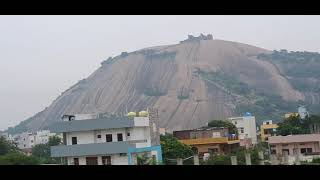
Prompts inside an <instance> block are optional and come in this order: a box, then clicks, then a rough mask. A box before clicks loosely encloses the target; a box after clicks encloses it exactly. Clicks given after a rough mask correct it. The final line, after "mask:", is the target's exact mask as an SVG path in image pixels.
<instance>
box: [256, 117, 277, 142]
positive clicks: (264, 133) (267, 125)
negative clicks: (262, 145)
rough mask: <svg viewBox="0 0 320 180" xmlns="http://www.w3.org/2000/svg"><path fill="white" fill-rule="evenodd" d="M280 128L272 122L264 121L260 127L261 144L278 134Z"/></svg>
mask: <svg viewBox="0 0 320 180" xmlns="http://www.w3.org/2000/svg"><path fill="white" fill-rule="evenodd" d="M277 128H278V125H277V124H273V123H272V120H268V121H263V122H262V124H261V126H260V138H261V142H265V141H268V138H269V137H270V136H274V135H275V134H276V130H277Z"/></svg>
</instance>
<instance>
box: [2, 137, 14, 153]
mask: <svg viewBox="0 0 320 180" xmlns="http://www.w3.org/2000/svg"><path fill="white" fill-rule="evenodd" d="M17 150H18V148H17V147H16V145H15V144H13V143H10V142H9V141H7V140H6V139H5V138H4V137H2V136H1V137H0V156H1V155H5V154H7V153H10V152H15V151H17Z"/></svg>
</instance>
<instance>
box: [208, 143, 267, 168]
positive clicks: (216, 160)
mask: <svg viewBox="0 0 320 180" xmlns="http://www.w3.org/2000/svg"><path fill="white" fill-rule="evenodd" d="M265 150H266V148H265V147H262V146H259V145H258V146H255V147H254V148H251V149H244V148H242V147H239V148H237V149H235V150H234V151H233V152H231V153H230V154H210V157H209V159H208V160H207V161H203V162H202V164H203V165H231V156H236V157H237V162H238V165H245V164H246V161H245V154H246V153H248V154H250V156H251V164H252V165H258V164H259V161H260V159H259V155H258V153H259V151H262V152H264V151H265Z"/></svg>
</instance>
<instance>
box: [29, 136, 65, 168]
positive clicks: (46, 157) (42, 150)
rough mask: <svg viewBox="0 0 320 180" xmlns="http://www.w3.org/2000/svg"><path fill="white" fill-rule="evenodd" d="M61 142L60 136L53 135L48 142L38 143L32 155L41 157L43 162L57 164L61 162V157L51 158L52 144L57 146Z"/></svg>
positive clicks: (40, 159)
mask: <svg viewBox="0 0 320 180" xmlns="http://www.w3.org/2000/svg"><path fill="white" fill-rule="evenodd" d="M60 143H61V139H60V137H58V136H52V137H50V138H49V141H48V143H46V144H37V145H35V146H34V147H33V148H32V155H33V156H34V157H36V158H38V159H39V161H40V162H41V163H42V164H57V163H61V162H60V160H61V159H60V158H51V150H50V147H51V146H56V145H59V144H60Z"/></svg>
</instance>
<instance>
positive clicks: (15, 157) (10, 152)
mask: <svg viewBox="0 0 320 180" xmlns="http://www.w3.org/2000/svg"><path fill="white" fill-rule="evenodd" d="M39 163H40V162H39V160H38V159H37V158H35V157H32V156H26V155H24V154H23V153H22V152H21V151H20V150H19V149H18V148H17V146H16V145H15V144H13V143H12V142H9V141H7V140H6V139H5V138H4V137H0V165H35V164H39Z"/></svg>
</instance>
